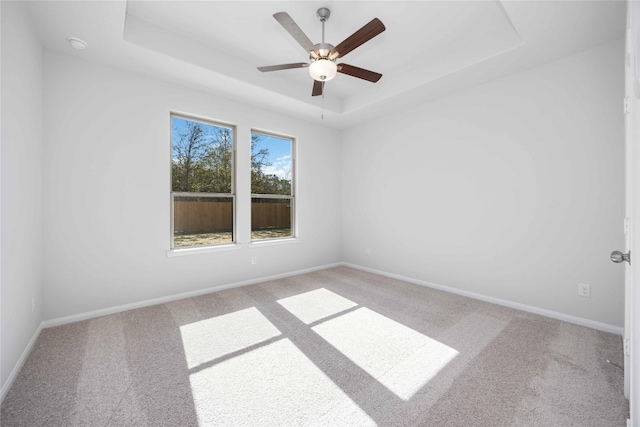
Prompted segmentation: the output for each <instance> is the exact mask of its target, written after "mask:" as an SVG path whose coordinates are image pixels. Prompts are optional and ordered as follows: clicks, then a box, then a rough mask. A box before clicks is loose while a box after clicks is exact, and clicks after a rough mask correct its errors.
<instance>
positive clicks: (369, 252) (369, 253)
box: [364, 248, 371, 256]
mask: <svg viewBox="0 0 640 427" xmlns="http://www.w3.org/2000/svg"><path fill="white" fill-rule="evenodd" d="M364 254H365V255H366V256H371V249H369V248H367V249H365V250H364Z"/></svg>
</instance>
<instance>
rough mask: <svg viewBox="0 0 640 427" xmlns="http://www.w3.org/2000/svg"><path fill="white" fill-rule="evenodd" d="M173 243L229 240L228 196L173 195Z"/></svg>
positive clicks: (202, 242)
mask: <svg viewBox="0 0 640 427" xmlns="http://www.w3.org/2000/svg"><path fill="white" fill-rule="evenodd" d="M173 230H174V231H173V246H174V247H176V248H177V247H185V246H202V245H218V244H221V243H233V199H232V198H231V197H177V196H176V197H174V202H173Z"/></svg>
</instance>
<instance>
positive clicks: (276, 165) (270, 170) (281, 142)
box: [251, 132, 293, 196]
mask: <svg viewBox="0 0 640 427" xmlns="http://www.w3.org/2000/svg"><path fill="white" fill-rule="evenodd" d="M291 150H292V141H291V139H287V138H279V137H276V136H271V135H265V134H261V133H256V132H252V133H251V193H252V194H281V195H287V196H291V195H292V194H293V193H292V188H291V183H292V174H293V172H292V169H293V168H292V163H291V157H292V156H291Z"/></svg>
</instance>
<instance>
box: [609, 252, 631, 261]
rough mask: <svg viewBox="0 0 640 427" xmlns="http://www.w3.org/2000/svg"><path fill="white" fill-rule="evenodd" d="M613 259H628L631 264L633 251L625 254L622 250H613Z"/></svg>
mask: <svg viewBox="0 0 640 427" xmlns="http://www.w3.org/2000/svg"><path fill="white" fill-rule="evenodd" d="M611 261H613V262H615V263H621V262H622V261H627V262H628V263H629V264H631V251H629V252H627V253H626V254H623V253H622V252H620V251H613V252H611Z"/></svg>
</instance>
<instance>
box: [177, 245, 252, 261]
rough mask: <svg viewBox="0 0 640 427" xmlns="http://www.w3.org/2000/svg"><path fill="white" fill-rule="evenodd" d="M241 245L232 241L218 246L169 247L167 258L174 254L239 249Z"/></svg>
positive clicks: (181, 254)
mask: <svg viewBox="0 0 640 427" xmlns="http://www.w3.org/2000/svg"><path fill="white" fill-rule="evenodd" d="M241 247H242V246H241V245H239V244H237V243H233V244H229V245H219V246H204V247H201V248H184V249H170V250H168V251H167V256H168V257H169V258H171V257H175V256H186V255H200V254H207V253H211V252H226V251H233V250H237V249H240V248H241Z"/></svg>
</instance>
